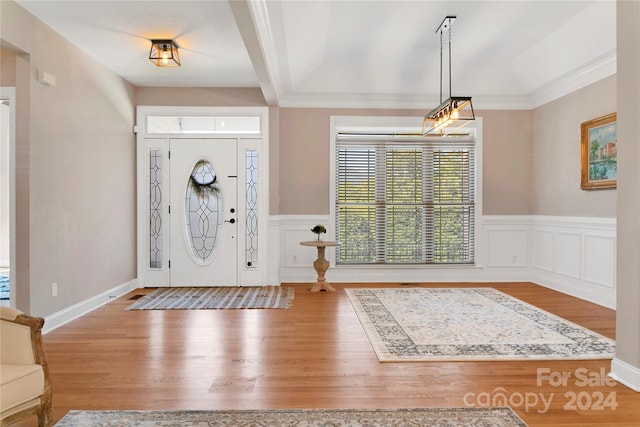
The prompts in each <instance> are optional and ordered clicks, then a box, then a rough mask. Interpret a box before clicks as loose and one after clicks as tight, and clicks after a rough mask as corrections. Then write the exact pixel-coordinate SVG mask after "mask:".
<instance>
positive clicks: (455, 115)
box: [422, 16, 475, 135]
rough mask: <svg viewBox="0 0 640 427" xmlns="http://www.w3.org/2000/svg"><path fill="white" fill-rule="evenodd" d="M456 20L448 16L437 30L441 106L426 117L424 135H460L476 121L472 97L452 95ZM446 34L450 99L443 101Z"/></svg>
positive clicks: (423, 124)
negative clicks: (454, 24) (453, 29)
mask: <svg viewBox="0 0 640 427" xmlns="http://www.w3.org/2000/svg"><path fill="white" fill-rule="evenodd" d="M455 20H456V17H455V16H447V17H446V18H444V20H443V21H442V23H441V24H440V26H439V27H438V29H437V30H436V34H440V105H438V106H437V107H436V108H434V109H433V110H431V111H430V112H429V113H428V114H427V115H425V116H424V120H423V122H422V134H423V135H427V134H440V135H446V134H456V133H460V132H459V131H455V129H459V128H461V127H463V126H465V125H467V124H469V123H471V122H473V120H475V115H474V113H473V105H472V104H471V97H470V96H452V95H451V26H452V25H453V22H454V21H455ZM445 32H446V33H447V34H448V36H449V37H448V43H447V44H448V48H449V98H448V99H446V100H445V101H442V51H443V36H444V33H445Z"/></svg>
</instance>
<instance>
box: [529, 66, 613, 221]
mask: <svg viewBox="0 0 640 427" xmlns="http://www.w3.org/2000/svg"><path fill="white" fill-rule="evenodd" d="M615 111H616V77H615V76H611V77H607V78H605V79H603V80H600V81H598V82H596V83H594V84H592V85H590V86H587V87H586V88H583V89H580V90H578V91H576V92H573V93H571V94H569V95H567V96H564V97H562V98H560V99H557V100H555V101H553V102H550V103H548V104H546V105H543V106H541V107H539V108H536V109H535V110H534V111H533V119H532V120H533V124H534V131H533V140H532V144H533V181H532V185H533V195H534V199H533V212H532V213H534V214H536V215H559V216H595V217H615V216H616V190H615V189H611V190H591V191H584V190H581V189H580V124H581V123H583V122H586V121H588V120H591V119H595V118H596V117H600V116H604V115H606V114H610V113H613V112H615Z"/></svg>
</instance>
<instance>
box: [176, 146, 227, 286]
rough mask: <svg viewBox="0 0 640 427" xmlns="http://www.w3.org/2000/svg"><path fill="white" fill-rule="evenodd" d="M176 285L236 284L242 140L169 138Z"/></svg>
mask: <svg viewBox="0 0 640 427" xmlns="http://www.w3.org/2000/svg"><path fill="white" fill-rule="evenodd" d="M169 144H170V153H171V158H170V165H171V166H170V172H169V173H170V206H171V208H170V209H171V214H170V227H169V228H170V241H171V249H170V253H171V269H170V275H171V279H170V283H171V286H237V285H238V266H237V264H238V263H237V256H238V255H237V252H238V249H237V238H238V236H237V229H238V227H237V226H238V221H237V220H238V215H237V213H238V206H237V191H238V188H237V181H238V179H237V158H236V156H237V140H236V139H219V138H215V139H171V140H170V143H169Z"/></svg>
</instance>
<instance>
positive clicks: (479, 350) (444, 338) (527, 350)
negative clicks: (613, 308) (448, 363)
mask: <svg viewBox="0 0 640 427" xmlns="http://www.w3.org/2000/svg"><path fill="white" fill-rule="evenodd" d="M345 291H346V292H347V295H348V296H349V300H350V301H351V304H352V305H353V308H354V310H355V312H356V314H357V315H358V318H359V319H360V323H361V324H362V326H363V327H364V330H365V332H366V334H367V336H368V338H369V341H370V342H371V345H372V346H373V348H374V350H375V352H376V354H377V356H378V359H379V360H380V361H382V362H397V361H434V360H496V359H500V360H521V359H531V360H533V359H611V358H613V356H614V352H615V343H614V341H612V340H610V339H608V338H606V337H604V336H602V335H600V334H597V333H595V332H593V331H590V330H588V329H585V328H583V327H582V326H579V325H576V324H575V323H571V322H569V321H568V320H565V319H562V318H560V317H558V316H555V315H553V314H551V313H548V312H546V311H544V310H540V309H539V308H537V307H534V306H532V305H530V304H527V303H525V302H523V301H520V300H519V299H517V298H513V297H511V296H509V295H507V294H505V293H502V292H500V291H497V290H495V289H493V288H455V289H448V288H411V289H402V288H394V289H345Z"/></svg>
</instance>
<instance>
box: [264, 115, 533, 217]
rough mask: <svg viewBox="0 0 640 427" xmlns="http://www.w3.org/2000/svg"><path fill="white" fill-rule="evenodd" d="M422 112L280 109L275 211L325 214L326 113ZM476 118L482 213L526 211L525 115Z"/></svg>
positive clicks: (527, 154) (527, 134) (528, 172)
mask: <svg viewBox="0 0 640 427" xmlns="http://www.w3.org/2000/svg"><path fill="white" fill-rule="evenodd" d="M424 113H425V111H423V110H355V109H317V108H282V109H280V147H279V149H280V171H279V180H280V213H281V214H289V215H304V214H328V213H329V185H330V183H329V176H330V171H329V165H330V159H329V153H330V140H329V133H330V129H329V122H330V117H331V116H332V115H343V116H358V115H361V116H376V115H378V116H408V117H422V116H423V115H424ZM476 115H477V116H478V117H482V118H483V126H484V138H483V144H484V149H483V151H484V153H485V154H484V158H483V169H484V180H485V182H484V187H483V205H484V206H483V210H484V213H485V214H494V215H495V214H502V215H516V214H529V213H531V197H532V196H531V191H530V189H531V161H530V160H531V143H530V141H531V132H530V113H529V112H522V111H478V112H476ZM271 174H272V175H273V171H272V172H271Z"/></svg>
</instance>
